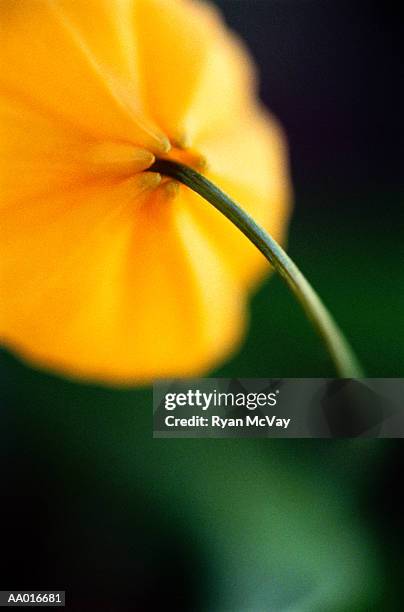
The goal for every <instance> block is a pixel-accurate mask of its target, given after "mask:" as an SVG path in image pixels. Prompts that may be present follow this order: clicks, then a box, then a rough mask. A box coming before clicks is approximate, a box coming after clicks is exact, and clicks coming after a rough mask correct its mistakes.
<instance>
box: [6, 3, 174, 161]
mask: <svg viewBox="0 0 404 612" xmlns="http://www.w3.org/2000/svg"><path fill="white" fill-rule="evenodd" d="M132 14H133V0H132V2H129V4H128V2H127V1H126V0H113V1H112V3H111V2H107V1H106V0H97V1H91V2H71V1H67V0H54V1H52V0H35V1H34V2H33V1H32V0H20V1H19V2H15V1H14V0H3V1H2V7H1V11H0V19H1V26H2V30H1V31H2V41H1V54H0V92H1V94H2V96H4V97H9V98H10V99H11V100H18V101H19V102H20V103H23V104H25V105H26V106H28V107H29V108H33V109H36V110H39V111H40V112H44V113H47V114H48V115H49V116H52V117H55V118H56V119H57V120H58V121H59V122H60V123H61V124H64V125H65V127H66V129H70V130H76V129H79V130H80V131H82V132H84V133H86V134H88V135H89V136H90V137H100V138H103V139H106V138H112V139H113V140H120V139H122V140H126V141H129V142H132V143H133V144H135V145H137V146H141V147H147V148H150V150H152V151H155V152H162V151H166V150H167V149H168V148H169V143H168V140H167V138H166V136H165V135H164V134H163V133H162V132H161V131H160V130H159V129H158V128H157V126H156V125H155V124H153V122H152V121H151V120H150V119H149V118H147V117H146V115H145V113H144V110H143V109H142V105H141V98H140V96H139V91H138V88H139V85H138V82H137V79H136V78H135V76H134V75H135V74H137V73H138V71H137V70H136V68H135V66H134V61H135V60H134V59H133V58H134V57H136V55H135V50H134V45H135V40H136V39H135V37H134V34H133V27H131V24H133V21H132V18H131V15H132Z"/></svg>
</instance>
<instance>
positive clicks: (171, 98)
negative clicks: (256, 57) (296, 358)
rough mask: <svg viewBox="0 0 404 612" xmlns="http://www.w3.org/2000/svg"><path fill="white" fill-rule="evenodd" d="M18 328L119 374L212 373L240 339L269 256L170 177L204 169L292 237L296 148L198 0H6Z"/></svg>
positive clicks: (58, 360)
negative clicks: (161, 164)
mask: <svg viewBox="0 0 404 612" xmlns="http://www.w3.org/2000/svg"><path fill="white" fill-rule="evenodd" d="M0 18H1V23H2V43H1V51H0V53H1V66H0V92H1V98H0V105H1V158H2V162H1V164H2V181H1V207H0V245H1V246H0V261H1V264H0V266H1V267H0V295H1V298H0V309H1V311H0V334H1V337H2V342H3V344H4V345H6V346H8V347H10V348H11V349H13V350H15V351H16V352H17V353H18V354H20V355H21V356H23V357H24V358H25V359H27V360H29V361H31V362H32V363H34V364H38V365H40V366H42V367H46V368H50V369H55V370H57V371H60V372H63V373H64V374H67V375H71V376H75V377H83V378H86V379H90V380H100V381H104V382H114V383H133V382H147V381H150V380H151V379H152V378H156V377H162V376H186V375H193V374H198V373H202V372H204V371H206V370H207V369H208V368H211V367H212V366H213V365H215V364H217V363H218V362H220V360H222V359H223V358H224V357H225V356H226V355H228V354H229V352H230V351H231V350H233V349H234V347H235V346H236V345H237V343H238V342H239V340H240V337H241V335H242V331H243V329H244V327H245V309H246V299H247V295H248V292H249V291H250V290H251V288H252V287H253V286H254V285H255V284H256V282H257V280H258V279H259V278H260V277H261V276H262V273H263V272H264V271H265V270H266V262H265V260H264V258H263V257H262V255H260V254H259V253H258V252H257V251H256V250H255V247H253V246H252V245H251V244H250V243H249V242H248V240H247V239H246V238H245V237H244V236H243V235H242V234H240V233H239V231H238V230H237V229H236V228H234V227H233V226H232V225H231V224H230V223H229V222H228V221H227V220H226V219H225V218H223V217H222V216H221V215H220V213H218V212H217V211H216V210H214V209H213V208H212V207H211V206H210V205H209V204H207V203H206V202H205V201H204V200H203V199H202V198H200V197H199V196H198V195H196V194H195V193H193V192H192V191H191V190H189V189H188V188H187V187H185V186H183V185H178V184H177V183H175V182H173V181H171V180H168V179H166V178H164V177H162V176H160V175H159V174H157V173H155V172H148V171H147V169H148V168H149V167H150V166H151V165H152V163H153V162H154V160H155V158H158V157H160V158H161V157H168V158H169V159H176V160H181V161H183V162H184V163H187V164H189V165H191V166H194V167H198V168H204V173H205V174H206V176H208V177H209V178H210V179H211V180H212V181H213V182H214V183H216V184H217V185H218V186H220V187H221V188H222V189H223V190H225V191H227V192H228V193H229V195H230V196H232V197H233V198H234V199H235V200H236V201H238V202H239V203H240V204H241V205H242V206H243V207H245V209H246V210H248V211H249V212H250V213H251V214H252V216H253V217H254V218H255V219H256V220H257V221H258V222H259V223H261V224H262V225H263V226H264V227H266V228H267V229H268V230H269V231H270V233H271V234H272V235H273V236H274V237H275V238H278V239H280V238H282V234H283V232H284V228H285V223H286V219H287V210H288V198H289V183H288V177H287V171H286V162H285V147H284V141H283V137H282V134H281V131H280V129H279V127H278V125H277V124H276V123H275V121H274V120H273V119H272V118H271V117H269V116H268V115H267V114H266V113H265V112H264V111H263V110H262V109H261V108H260V106H259V104H258V103H257V101H256V99H255V91H254V74H253V70H252V66H251V62H250V60H249V58H248V56H247V53H246V51H245V50H244V48H243V47H242V45H241V43H240V42H239V41H238V40H237V39H236V38H235V37H234V36H232V35H230V34H229V33H228V31H227V30H226V29H225V27H224V26H223V24H222V22H221V20H220V18H219V16H218V15H217V13H216V11H215V10H214V9H212V7H208V6H206V5H205V4H199V3H194V2H191V1H186V0H86V1H85V2H83V1H82V0H19V1H18V2H16V1H15V0H2V2H1V7H0Z"/></svg>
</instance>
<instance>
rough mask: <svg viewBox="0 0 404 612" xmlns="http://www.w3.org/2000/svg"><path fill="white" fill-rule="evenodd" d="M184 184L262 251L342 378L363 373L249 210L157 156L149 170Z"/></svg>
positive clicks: (189, 170)
mask: <svg viewBox="0 0 404 612" xmlns="http://www.w3.org/2000/svg"><path fill="white" fill-rule="evenodd" d="M148 170H149V171H151V172H159V173H160V174H163V175H165V176H169V177H171V178H173V179H176V180H177V181H179V182H181V183H183V184H184V185H186V186H187V187H189V188H190V189H192V190H193V191H195V192H196V193H198V194H199V195H201V196H202V197H203V198H204V199H205V200H207V201H208V202H210V203H211V204H212V205H213V206H214V207H215V208H216V209H217V210H219V211H220V212H221V213H222V214H223V215H225V217H227V218H228V219H229V220H230V221H231V222H232V223H233V224H234V225H235V226H236V227H238V228H239V229H240V230H241V231H242V232H243V234H244V235H245V236H246V237H247V238H248V239H249V240H250V241H251V242H252V243H253V244H255V246H256V247H257V248H258V249H259V250H260V251H261V253H262V254H263V255H264V256H265V257H266V259H267V260H268V261H269V262H270V263H271V264H272V266H273V267H274V268H275V270H277V271H278V272H279V274H280V275H281V276H282V278H283V279H284V280H285V282H286V283H287V285H288V286H289V287H290V289H291V290H292V292H293V293H294V295H295V296H296V298H297V299H298V301H299V302H300V304H301V305H302V307H303V309H304V311H305V312H306V314H307V316H308V317H309V319H310V320H311V321H312V323H313V325H314V327H315V328H316V330H317V332H318V333H319V335H320V337H321V338H322V340H323V342H324V344H325V346H326V348H327V350H328V353H329V355H330V357H331V359H332V360H333V362H334V365H335V368H336V371H337V373H338V375H339V376H341V377H343V378H361V377H363V376H364V374H363V372H362V368H361V366H360V365H359V362H358V360H357V359H356V357H355V355H354V353H353V351H352V349H351V347H350V346H349V343H348V341H347V340H346V338H345V336H344V334H343V333H342V331H341V330H340V328H339V327H338V325H337V323H336V322H335V321H334V319H333V318H332V316H331V314H330V313H329V312H328V310H327V308H326V307H325V306H324V304H323V303H322V301H321V300H320V298H319V296H318V295H317V293H316V292H315V291H314V289H313V288H312V286H311V285H310V283H309V282H308V281H307V279H306V278H305V276H303V274H302V273H301V272H300V270H299V268H298V267H297V266H296V265H295V263H294V262H293V261H292V260H291V259H290V257H289V256H288V255H287V253H286V252H285V251H284V250H283V249H282V247H281V246H280V245H279V244H278V243H277V242H276V241H275V240H274V239H273V238H272V237H271V236H270V235H269V234H268V233H267V232H266V231H265V230H264V229H263V228H262V227H260V226H259V225H258V224H257V223H256V222H255V221H254V219H253V218H252V217H250V215H249V214H248V213H246V212H245V211H244V210H243V209H242V208H241V207H240V206H238V205H237V204H236V203H235V202H233V200H231V199H230V198H229V196H227V195H226V194H225V193H224V192H223V191H221V190H220V189H218V187H216V186H215V185H214V184H213V183H211V182H210V181H209V180H208V179H207V178H205V177H204V176H202V175H201V174H199V172H196V171H195V170H193V169H192V168H190V167H188V166H186V165H184V164H180V163H178V162H175V161H171V160H167V159H157V160H156V161H155V162H154V164H153V165H152V166H151V167H150V168H149V169H148Z"/></svg>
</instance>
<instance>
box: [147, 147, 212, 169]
mask: <svg viewBox="0 0 404 612" xmlns="http://www.w3.org/2000/svg"><path fill="white" fill-rule="evenodd" d="M159 159H168V160H171V161H176V162H179V163H181V164H184V165H186V166H188V167H190V168H193V169H194V170H197V171H198V172H203V171H204V170H206V159H205V158H204V157H203V155H201V154H200V153H198V152H197V151H195V150H193V149H188V148H183V147H179V146H173V147H172V148H171V149H170V151H169V152H168V153H165V154H162V155H160V156H159Z"/></svg>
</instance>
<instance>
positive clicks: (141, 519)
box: [0, 0, 404, 612]
mask: <svg viewBox="0 0 404 612" xmlns="http://www.w3.org/2000/svg"><path fill="white" fill-rule="evenodd" d="M218 4H221V7H222V9H223V10H224V13H225V16H226V18H227V20H228V21H229V23H230V24H231V25H232V27H233V28H235V29H237V30H238V31H239V32H240V34H241V35H242V36H243V38H245V39H246V40H247V41H248V44H249V46H250V48H251V49H252V51H253V53H254V55H255V57H256V59H257V62H258V64H259V68H260V73H261V77H262V87H261V95H262V97H263V99H264V101H265V102H266V103H267V104H268V105H269V106H270V107H271V109H272V110H274V111H275V113H276V114H277V115H278V117H279V118H280V119H281V122H282V123H283V125H284V127H285V129H286V132H287V135H288V139H289V143H290V149H291V168H292V176H293V180H294V187H295V212H294V216H293V219H292V223H291V227H290V233H289V238H288V250H289V252H290V254H291V255H292V257H293V258H294V259H295V261H296V262H298V264H299V266H300V267H301V268H302V270H303V271H304V272H305V273H306V275H307V276H308V278H309V279H310V280H311V282H312V283H313V285H314V287H315V288H316V289H317V290H318V291H319V293H320V295H321V296H322V297H323V299H324V301H325V302H326V304H327V305H328V306H329V307H330V309H331V310H332V312H333V314H334V315H335V317H336V319H337V321H338V322H339V323H340V325H341V327H342V328H343V329H344V330H345V331H346V333H347V335H348V337H349V338H350V339H351V341H352V344H353V346H354V347H355V349H356V351H357V353H358V355H359V356H360V358H361V360H362V361H363V363H364V365H365V368H366V371H367V373H368V375H369V376H375V377H390V376H392V377H395V376H403V375H404V373H403V370H404V368H403V363H404V329H403V312H404V287H403V283H402V269H403V265H402V264H403V257H402V244H403V240H402V239H403V224H402V200H403V193H404V188H403V183H402V175H401V164H399V163H398V160H399V159H400V155H401V160H402V150H403V148H402V145H403V140H404V139H403V138H402V130H401V131H400V129H401V128H402V121H401V123H400V118H401V113H402V108H403V105H402V102H403V96H402V92H401V90H400V88H398V87H397V85H396V84H397V75H398V73H399V72H398V67H399V65H401V64H400V58H401V57H402V49H403V42H402V40H403V39H402V37H401V32H400V30H399V28H398V26H397V15H396V14H395V13H394V9H393V8H389V7H388V6H387V5H386V6H384V7H380V6H378V5H376V3H373V2H363V3H362V2H358V3H354V5H353V3H349V2H345V1H344V0H343V1H338V2H337V1H333V2H332V1H329V0H325V1H320V0H317V1H316V0H313V1H307V2H300V1H298V0H295V1H292V0H290V1H285V2H272V1H270V0H268V1H267V2H258V1H255V2H254V1H251V2H250V1H243V2H231V1H223V2H221V3H218ZM400 54H401V55H400ZM387 134H394V142H392V143H391V144H388V138H387ZM400 134H401V140H400ZM250 316H251V320H250V327H249V331H248V335H247V338H246V341H245V343H244V345H243V347H242V349H241V350H240V352H239V353H238V354H237V355H235V356H234V357H233V358H232V359H231V360H230V361H229V362H228V363H226V364H224V365H223V366H222V367H221V368H220V369H219V370H218V371H217V372H212V373H211V374H212V375H216V376H225V377H305V376H309V377H316V376H319V377H322V376H333V375H334V372H333V369H332V365H331V363H330V362H329V360H328V358H327V356H326V354H325V353H324V350H323V348H322V346H321V344H320V342H319V341H318V339H317V337H316V336H315V334H314V332H313V331H312V328H311V327H310V325H309V324H308V323H307V321H306V319H305V318H304V316H303V314H302V312H301V311H300V308H299V306H297V305H296V303H295V302H294V300H293V298H292V297H291V295H290V294H289V292H288V290H287V289H286V288H285V286H284V285H283V283H282V282H281V281H280V280H279V279H278V278H275V277H273V276H272V277H271V278H270V279H268V281H267V282H266V283H265V284H264V285H263V286H262V287H261V288H260V290H259V291H258V292H257V294H256V295H255V296H254V297H253V298H252V301H251V315H250ZM0 384H1V396H0V397H1V400H2V403H1V413H0V448H1V451H0V452H1V453H2V457H1V468H2V471H3V474H2V483H3V486H2V505H1V531H2V533H1V542H2V553H1V565H2V567H1V572H0V576H1V583H2V586H1V588H3V589H8V588H25V589H36V590H37V589H45V588H55V589H56V588H58V589H66V591H67V596H68V603H69V609H72V610H78V611H86V610H100V611H102V610H110V611H115V610H149V609H159V608H166V607H168V608H171V607H172V608H173V609H177V610H209V611H221V612H222V611H235V612H239V611H253V612H258V611H274V612H278V611H284V610H287V611H296V612H301V611H302V612H303V611H306V610H307V611H317V610H318V611H319V612H320V611H322V612H328V611H329V612H340V611H341V612H351V611H352V612H360V611H368V610H383V611H384V610H399V609H401V605H402V603H401V602H402V596H403V592H402V585H401V581H402V571H403V567H402V559H401V558H402V554H401V550H402V539H403V538H402V536H403V529H402V525H401V524H400V522H401V516H402V512H403V510H404V508H403V505H402V501H401V498H400V488H401V482H402V467H403V463H404V462H403V451H402V447H401V445H399V444H398V443H396V442H394V441H382V440H374V441H372V440H355V441H353V440H324V441H322V440H290V441H289V440H262V439H260V440H252V439H251V440H248V439H241V440H226V439H221V440H161V439H159V440H153V439H152V423H151V416H152V409H151V390H150V389H134V390H125V391H121V390H111V389H103V388H101V387H93V386H87V385H80V384H75V383H74V382H70V381H66V380H63V379H61V378H58V377H56V376H51V375H48V374H44V373H41V372H36V371H34V370H32V369H30V368H29V367H26V366H25V365H23V364H22V363H20V362H19V361H18V360H17V359H15V358H14V357H13V356H12V355H10V354H8V353H6V352H3V353H1V358H0Z"/></svg>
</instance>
